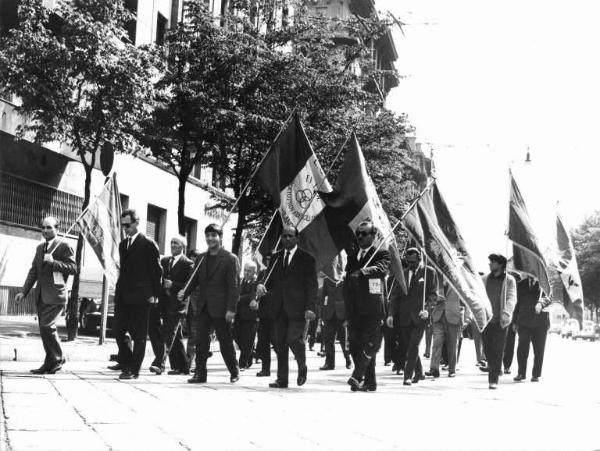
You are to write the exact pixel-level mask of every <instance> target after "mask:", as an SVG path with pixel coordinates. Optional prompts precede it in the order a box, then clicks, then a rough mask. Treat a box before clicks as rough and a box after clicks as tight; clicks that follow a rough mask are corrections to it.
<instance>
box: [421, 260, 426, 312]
mask: <svg viewBox="0 0 600 451" xmlns="http://www.w3.org/2000/svg"><path fill="white" fill-rule="evenodd" d="M423 250H425V249H423ZM423 254H424V255H425V258H423V271H424V272H425V276H424V282H423V309H422V310H425V297H426V296H427V252H423Z"/></svg>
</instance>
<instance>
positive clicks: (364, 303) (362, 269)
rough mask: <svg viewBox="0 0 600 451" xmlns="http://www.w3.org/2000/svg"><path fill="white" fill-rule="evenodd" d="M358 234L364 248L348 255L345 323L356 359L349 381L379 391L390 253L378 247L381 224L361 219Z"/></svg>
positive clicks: (353, 385) (352, 385)
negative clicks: (377, 373)
mask: <svg viewBox="0 0 600 451" xmlns="http://www.w3.org/2000/svg"><path fill="white" fill-rule="evenodd" d="M355 234H356V240H357V241H358V246H359V248H360V249H359V251H358V253H357V254H351V255H350V256H349V257H348V263H347V264H346V279H345V281H344V301H345V303H346V318H347V319H346V321H344V325H345V326H347V327H348V328H349V334H350V353H351V354H352V360H354V372H353V373H352V376H351V377H350V379H348V385H350V389H351V390H352V391H375V390H377V379H376V376H375V359H376V356H377V351H379V347H380V346H381V333H382V328H381V326H382V324H383V319H384V317H385V277H386V276H387V274H388V272H389V267H390V253H389V252H388V251H387V250H385V249H380V250H376V249H375V245H374V244H373V243H374V240H375V237H376V236H377V228H376V227H375V225H374V224H373V223H372V222H371V221H363V222H361V223H360V224H359V225H358V228H357V229H356V232H355Z"/></svg>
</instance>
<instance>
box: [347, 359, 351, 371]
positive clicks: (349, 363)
mask: <svg viewBox="0 0 600 451" xmlns="http://www.w3.org/2000/svg"><path fill="white" fill-rule="evenodd" d="M346 369H347V370H351V369H352V360H350V359H347V360H346Z"/></svg>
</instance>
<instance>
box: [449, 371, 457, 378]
mask: <svg viewBox="0 0 600 451" xmlns="http://www.w3.org/2000/svg"><path fill="white" fill-rule="evenodd" d="M448 377H456V371H450V372H449V373H448Z"/></svg>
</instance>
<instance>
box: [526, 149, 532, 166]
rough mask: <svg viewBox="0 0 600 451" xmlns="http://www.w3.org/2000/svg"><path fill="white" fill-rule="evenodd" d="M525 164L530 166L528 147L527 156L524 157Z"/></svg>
mask: <svg viewBox="0 0 600 451" xmlns="http://www.w3.org/2000/svg"><path fill="white" fill-rule="evenodd" d="M525 164H531V154H530V153H529V147H528V148H527V155H525Z"/></svg>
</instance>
